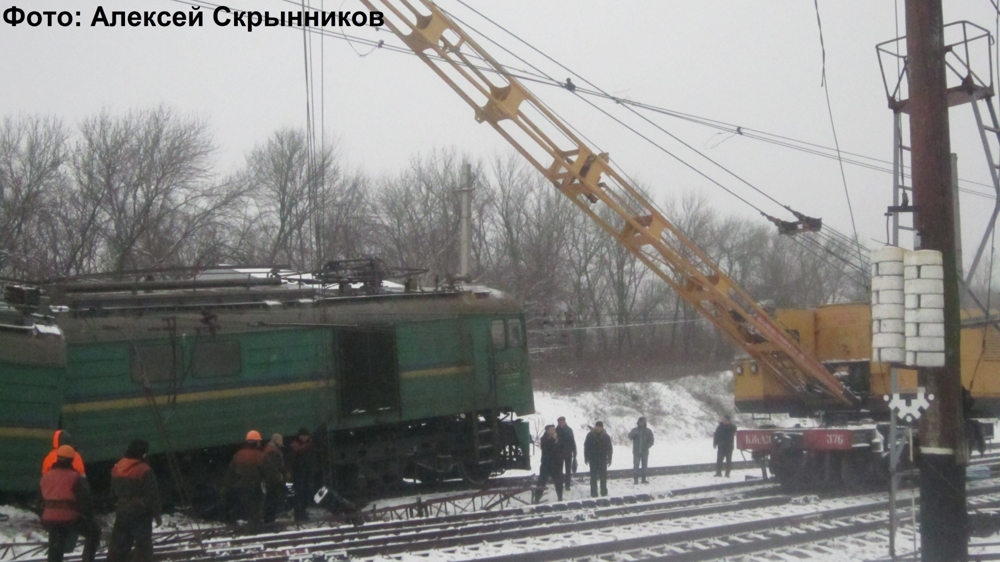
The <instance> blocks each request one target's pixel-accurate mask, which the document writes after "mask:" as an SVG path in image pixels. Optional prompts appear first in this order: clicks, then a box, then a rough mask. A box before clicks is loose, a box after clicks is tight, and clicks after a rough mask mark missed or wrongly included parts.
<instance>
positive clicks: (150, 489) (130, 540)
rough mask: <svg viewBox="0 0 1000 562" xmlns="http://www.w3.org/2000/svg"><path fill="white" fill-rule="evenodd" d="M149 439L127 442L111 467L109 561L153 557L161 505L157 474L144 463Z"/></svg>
mask: <svg viewBox="0 0 1000 562" xmlns="http://www.w3.org/2000/svg"><path fill="white" fill-rule="evenodd" d="M148 452H149V442H147V441H145V440H143V439H136V440H135V441H132V442H131V443H129V446H128V448H127V449H126V450H125V456H124V457H123V458H122V459H121V460H120V461H118V463H117V464H115V466H114V468H112V469H111V491H112V493H114V496H115V499H116V501H117V504H116V506H115V525H114V527H113V528H112V530H111V542H110V543H109V544H108V562H124V561H125V560H134V561H135V562H150V561H151V560H152V559H153V521H156V525H157V526H159V525H160V524H161V522H160V516H161V515H162V514H163V506H162V504H161V503H160V490H159V488H158V487H157V485H156V475H155V474H154V473H153V469H152V468H150V466H149V464H147V463H146V454H147V453H148Z"/></svg>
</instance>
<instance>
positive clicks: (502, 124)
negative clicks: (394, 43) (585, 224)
mask: <svg viewBox="0 0 1000 562" xmlns="http://www.w3.org/2000/svg"><path fill="white" fill-rule="evenodd" d="M361 1H362V3H363V4H364V5H365V6H366V7H367V8H368V9H370V10H373V11H376V10H377V11H381V12H383V13H384V15H385V24H386V26H387V27H388V28H389V29H390V30H391V31H392V32H393V33H395V34H396V35H397V36H398V37H399V38H400V39H401V40H402V41H403V43H405V44H406V45H407V46H408V47H409V48H410V49H411V50H412V51H413V52H414V53H416V55H417V56H419V57H420V59H421V60H423V61H424V62H425V63H426V64H427V66H429V67H430V68H431V69H432V70H433V71H434V72H435V73H437V75H438V76H440V77H441V79H442V80H444V81H445V82H446V83H447V84H448V85H449V86H451V87H452V89H454V90H455V92H456V93H458V95H459V96H461V98H462V99H463V100H465V101H466V103H468V104H469V105H470V106H472V108H473V109H474V110H475V116H476V120H477V121H479V122H480V123H482V122H486V123H489V124H490V125H491V126H492V127H493V128H494V129H496V131H497V132H498V133H500V135H501V136H503V137H504V138H505V139H506V140H507V142H509V143H510V144H511V145H512V146H513V147H514V148H515V149H517V151H518V152H520V153H521V154H522V155H523V156H524V157H525V158H527V159H528V161H529V162H531V164H532V165H533V166H535V168H537V169H538V170H539V171H540V172H541V173H542V174H543V175H544V176H545V177H546V178H548V180H549V181H551V182H552V184H553V185H554V186H555V187H556V188H557V189H558V190H559V191H561V192H562V193H563V194H564V195H566V196H567V197H569V198H570V200H572V201H573V203H575V204H576V205H577V206H578V207H579V208H580V209H581V210H582V211H583V212H584V213H586V214H587V216H589V217H590V218H591V220H593V221H594V222H596V223H597V224H598V225H600V227H601V228H603V229H604V230H605V231H607V232H608V233H609V234H610V235H612V236H614V237H615V239H616V240H618V242H620V243H621V244H622V245H623V246H625V247H626V248H628V250H629V251H631V252H632V253H633V254H634V255H635V256H636V257H637V258H638V259H639V260H641V261H642V262H643V263H645V264H646V265H647V266H648V267H649V268H650V269H652V270H653V271H654V272H655V273H656V274H657V275H658V276H659V277H660V278H661V279H663V280H664V281H666V282H667V283H668V284H669V285H670V286H671V287H672V288H673V289H674V290H675V291H676V292H677V294H678V295H679V296H680V297H681V298H683V299H684V300H685V302H687V303H688V304H689V305H691V306H692V307H694V308H695V309H697V310H698V311H699V312H701V314H702V315H704V316H705V317H706V318H708V319H709V320H710V321H711V322H712V323H713V324H714V325H715V326H716V327H717V328H718V329H720V330H722V332H723V333H725V334H726V335H727V336H729V337H730V338H731V339H732V340H733V341H735V342H736V343H737V344H738V345H739V346H740V347H742V348H743V349H744V350H745V351H746V352H747V353H748V354H749V355H750V356H751V357H753V358H754V359H756V361H757V362H758V364H760V365H762V366H763V367H764V368H765V369H768V370H769V371H770V372H773V374H774V375H775V376H777V377H778V379H779V380H781V381H782V382H784V384H786V385H787V386H788V387H789V389H790V390H791V391H792V392H793V393H795V395H796V396H798V397H800V398H801V399H802V400H803V402H804V403H805V404H807V405H809V406H812V407H815V408H816V409H828V408H830V407H840V408H843V407H848V406H852V405H854V404H855V403H856V402H857V400H856V398H855V397H854V396H853V394H851V392H850V391H849V390H847V389H846V388H845V387H844V385H843V384H841V382H840V381H839V380H838V379H837V378H836V377H834V376H833V375H832V374H831V373H830V372H829V371H828V370H827V369H826V368H825V367H824V366H823V365H822V363H820V362H819V361H818V360H817V359H816V358H815V357H814V356H812V354H810V353H808V352H806V351H805V350H803V349H802V348H801V347H800V346H799V345H798V343H797V342H796V340H795V339H794V338H793V337H792V336H791V335H790V334H789V333H788V332H787V331H786V330H785V329H784V328H783V327H781V326H780V325H778V323H777V322H776V321H775V320H774V319H773V318H771V316H770V315H769V314H767V312H765V311H764V310H763V309H762V308H761V307H760V306H758V304H757V303H756V301H755V300H754V299H753V298H751V297H750V295H749V294H747V293H746V292H745V291H744V290H743V289H742V288H741V287H740V286H739V285H737V284H736V283H735V282H734V281H733V280H732V279H731V278H730V277H729V276H727V275H726V274H725V273H723V272H722V270H721V269H720V268H719V266H718V265H717V264H716V263H715V262H714V261H713V260H712V259H711V258H710V257H709V256H708V255H707V254H705V253H704V252H703V251H702V250H701V249H700V248H698V246H696V245H695V244H694V243H693V242H692V241H691V240H690V239H688V238H687V236H685V235H684V233H683V232H681V231H680V230H679V229H678V228H677V227H676V226H675V225H674V224H673V223H671V222H670V221H669V220H667V218H666V217H664V216H663V214H662V213H660V212H659V211H658V210H657V209H656V208H655V206H654V205H652V204H651V203H650V202H649V201H648V200H647V199H646V198H645V197H644V196H643V195H642V194H641V193H640V192H639V191H638V190H637V189H635V187H633V186H632V185H631V184H629V182H628V181H626V179H625V178H624V177H622V176H621V175H620V174H618V173H617V172H616V171H615V170H614V169H613V168H612V167H611V165H610V159H609V157H608V154H607V153H595V152H594V151H593V150H591V149H590V148H589V147H588V146H587V145H586V144H585V143H584V142H583V141H582V140H581V139H580V138H578V136H577V135H576V134H575V133H574V132H573V131H572V130H571V129H570V128H569V127H568V126H567V125H566V124H565V123H563V122H562V120H560V119H559V118H558V117H557V116H556V115H555V114H554V113H553V112H552V111H550V110H549V109H548V108H547V107H546V106H545V104H543V103H542V102H541V101H539V100H538V99H537V98H536V97H535V96H534V95H533V94H532V93H531V92H530V91H528V89H527V88H525V87H524V85H523V84H521V83H520V82H519V81H518V80H517V79H515V78H514V77H513V76H511V75H510V73H508V72H507V70H506V69H505V68H504V66H503V65H501V64H500V63H499V62H497V61H496V59H494V58H493V57H492V56H490V54H489V53H487V52H486V51H485V50H484V49H483V48H482V47H480V46H479V45H478V44H477V43H476V42H475V41H474V40H473V39H472V38H471V37H469V36H468V35H467V34H466V33H465V32H464V31H463V30H462V29H461V28H460V27H459V26H458V25H456V24H455V22H454V21H452V20H451V19H450V18H448V17H447V15H446V14H444V13H443V12H442V11H441V10H440V9H439V8H438V7H437V6H435V5H434V4H433V3H432V2H430V1H429V0H419V5H420V6H421V9H419V10H418V9H417V8H416V7H415V6H414V4H415V3H416V2H414V3H411V1H410V0H361ZM376 1H378V2H379V3H380V4H382V5H383V6H384V9H379V8H378V7H376V5H375V3H376ZM486 66H488V67H489V68H491V69H492V72H489V74H490V76H487V72H485V71H484V70H483V69H482V68H481V67H486ZM599 205H604V206H605V207H607V209H608V210H609V211H611V213H610V215H608V214H607V213H604V215H605V216H602V213H600V212H599V208H600V207H599Z"/></svg>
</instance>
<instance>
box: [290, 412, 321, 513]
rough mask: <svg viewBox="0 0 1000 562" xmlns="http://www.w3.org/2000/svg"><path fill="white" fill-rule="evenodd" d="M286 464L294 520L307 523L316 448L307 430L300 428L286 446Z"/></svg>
mask: <svg viewBox="0 0 1000 562" xmlns="http://www.w3.org/2000/svg"><path fill="white" fill-rule="evenodd" d="M288 452H289V455H288V464H289V468H290V469H291V471H292V490H293V492H295V499H294V500H293V502H294V506H295V520H296V521H308V520H309V514H308V513H306V506H308V505H309V496H310V495H312V477H313V472H314V471H315V470H316V447H315V446H314V445H313V440H312V436H311V435H309V430H308V429H306V428H304V427H303V428H302V429H300V430H299V432H298V433H297V434H296V435H295V437H294V438H293V439H292V442H291V443H289V445H288Z"/></svg>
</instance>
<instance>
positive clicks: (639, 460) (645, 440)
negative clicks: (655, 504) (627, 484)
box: [628, 417, 653, 484]
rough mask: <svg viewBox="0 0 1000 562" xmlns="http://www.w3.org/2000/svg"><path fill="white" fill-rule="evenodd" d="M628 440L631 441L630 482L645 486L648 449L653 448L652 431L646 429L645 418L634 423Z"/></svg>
mask: <svg viewBox="0 0 1000 562" xmlns="http://www.w3.org/2000/svg"><path fill="white" fill-rule="evenodd" d="M628 438H629V439H631V440H632V469H633V471H634V472H633V473H632V481H633V482H635V483H636V484H638V483H639V478H640V477H642V483H643V484H647V483H648V481H647V480H646V468H648V467H649V448H650V447H652V446H653V430H651V429H649V428H648V427H646V418H645V417H641V418H639V421H638V422H636V426H635V427H633V428H632V431H630V432H628Z"/></svg>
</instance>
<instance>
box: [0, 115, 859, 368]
mask: <svg viewBox="0 0 1000 562" xmlns="http://www.w3.org/2000/svg"><path fill="white" fill-rule="evenodd" d="M216 148H217V147H216V146H215V145H214V143H213V140H212V137H211V133H210V128H209V124H208V123H207V122H206V121H205V120H204V119H200V118H196V117H191V116H187V115H182V114H179V113H177V112H176V111H174V110H172V109H170V108H167V107H159V108H154V109H146V110H134V111H131V112H128V113H124V114H113V113H108V112H102V113H99V114H97V115H94V116H92V117H89V118H87V119H84V120H83V121H82V122H80V123H75V124H68V123H66V122H65V121H63V120H61V119H59V118H57V117H52V116H38V115H17V116H8V117H5V118H3V120H2V121H0V277H6V278H13V279H25V280H31V281H42V280H51V279H55V278H60V277H66V276H73V275H79V274H86V273H95V272H123V271H129V270H136V269H145V268H158V267H171V266H208V265H215V264H255V265H261V264H282V265H287V266H289V267H291V268H294V269H302V270H312V269H316V268H318V267H321V266H322V264H323V263H324V262H325V261H327V260H331V259H339V258H353V257H362V256H376V257H379V258H382V259H383V260H385V261H386V262H387V263H388V264H390V265H393V266H401V267H416V268H426V269H428V270H429V273H428V274H427V275H426V276H425V277H424V279H423V280H422V281H423V283H424V284H425V285H428V286H431V285H433V284H434V282H435V280H437V281H438V282H439V283H443V282H444V280H445V279H447V278H448V277H449V276H453V275H455V274H457V273H458V270H459V260H460V258H459V230H460V208H459V207H460V205H459V201H460V198H459V195H458V194H457V193H456V190H458V189H460V188H461V187H462V163H463V161H469V162H470V163H471V164H472V175H473V183H474V188H475V189H474V192H473V195H472V241H471V252H472V260H471V263H472V276H473V279H474V282H475V283H477V284H484V285H489V286H492V287H495V288H498V289H501V290H504V291H507V292H509V293H511V294H513V295H515V296H516V297H517V298H518V299H520V300H521V301H522V302H523V303H524V310H525V314H526V317H527V321H528V330H529V336H530V337H529V341H530V342H531V346H532V349H531V351H532V357H533V359H534V360H535V361H536V362H538V363H539V364H543V365H544V364H546V362H548V360H549V359H553V360H558V361H553V363H555V362H558V363H560V364H566V362H567V361H569V364H573V360H576V361H577V364H579V365H586V364H588V363H592V362H593V360H594V359H601V360H607V359H609V358H617V359H616V360H619V361H623V360H624V361H625V363H623V364H639V363H642V362H643V361H645V360H650V361H656V362H659V363H661V364H662V361H663V360H671V361H674V362H675V363H684V362H700V363H702V364H704V362H706V361H709V362H713V361H714V362H720V363H721V362H725V361H728V360H729V359H730V358H731V357H732V353H733V348H732V346H731V345H730V344H729V343H728V342H727V341H725V340H724V339H723V338H721V337H720V336H719V335H718V334H716V333H715V330H714V329H713V328H712V327H711V326H710V325H709V324H708V323H707V322H704V321H702V320H701V319H700V318H699V317H698V315H697V314H696V313H695V312H694V311H693V310H692V309H690V308H689V307H687V306H686V305H684V304H683V302H681V301H679V299H678V298H677V297H676V295H675V294H674V293H673V292H672V291H671V290H670V288H669V286H668V285H667V284H666V283H665V282H663V281H662V280H661V279H659V278H658V277H657V276H656V275H655V274H654V273H653V272H652V271H650V270H649V269H648V268H646V267H645V266H644V265H643V264H642V263H641V262H639V261H638V260H637V259H636V258H635V257H634V256H633V255H632V254H631V253H629V252H628V251H627V250H625V249H624V248H623V247H622V246H620V245H619V244H618V243H617V242H615V241H614V240H613V239H612V238H611V237H610V236H608V235H607V234H606V233H605V232H604V231H602V230H601V229H600V228H599V227H598V226H597V225H596V224H595V223H594V222H593V221H591V220H590V219H589V218H587V217H586V216H585V215H584V214H583V213H581V212H580V211H579V209H577V208H576V206H575V205H573V203H572V202H570V201H569V200H568V199H567V198H566V197H565V196H563V195H562V194H561V193H559V192H558V191H557V190H556V189H555V188H554V187H552V185H551V184H549V183H548V182H547V181H546V180H545V179H544V178H543V177H542V176H541V175H540V174H539V173H538V172H536V171H535V170H534V169H533V168H532V167H531V166H530V165H529V164H528V163H527V162H526V161H524V160H523V158H521V157H520V156H519V155H517V154H516V153H513V152H511V153H508V154H499V155H484V154H462V153H460V152H458V151H456V150H455V149H451V148H439V149H435V150H431V151H429V152H426V153H421V154H417V155H413V157H412V159H411V161H410V164H409V166H407V167H406V168H405V169H403V170H397V171H395V172H393V173H384V174H370V173H366V172H363V171H359V170H350V169H348V168H347V167H346V166H345V165H344V163H343V161H342V159H341V158H340V157H339V156H338V153H337V150H336V147H335V146H333V145H331V144H330V143H315V142H313V141H312V139H311V138H310V137H309V135H307V134H306V132H305V131H302V130H296V129H282V130H279V131H275V132H274V133H272V134H271V135H270V136H269V137H268V138H265V139H259V141H258V142H257V144H256V145H255V147H254V148H253V149H252V150H250V151H249V152H248V153H247V154H246V156H245V159H244V161H243V162H242V163H241V164H240V165H239V166H237V167H236V169H233V170H225V169H223V167H222V166H221V165H220V164H219V163H218V161H217V154H216ZM639 187H640V189H643V186H639ZM653 187H656V186H645V190H646V191H647V192H649V191H651V190H652V188H653ZM655 203H656V204H658V205H659V206H660V207H661V208H662V209H664V212H665V214H666V215H667V216H668V218H670V219H671V220H673V221H674V222H675V223H676V224H677V225H678V226H680V227H681V229H682V230H683V231H684V232H685V233H686V234H687V235H688V236H689V237H690V238H691V239H692V240H693V241H694V242H695V243H697V244H698V245H699V246H700V247H701V248H702V249H703V250H704V251H705V252H707V253H708V254H709V255H710V256H711V257H712V258H713V259H714V260H715V261H716V262H717V263H719V265H720V266H721V267H722V269H723V270H724V271H725V272H726V273H728V274H729V275H730V276H731V277H733V278H734V279H735V280H736V281H737V282H738V283H739V284H741V285H742V286H743V287H744V288H746V289H747V290H748V291H749V293H750V294H751V295H753V296H754V297H756V298H757V299H758V300H760V301H767V302H769V303H771V304H773V305H774V306H779V307H785V306H796V307H806V306H817V305H822V304H829V303H835V302H844V301H850V300H856V301H857V300H866V299H867V296H866V294H865V290H864V288H863V287H861V286H860V285H859V284H858V283H856V282H854V281H852V280H851V277H850V275H848V272H847V270H846V269H845V267H843V266H839V265H838V263H841V262H838V261H837V260H836V259H831V255H832V254H836V253H838V252H843V249H842V248H841V247H828V248H826V249H825V252H817V251H815V247H813V248H809V247H806V246H805V245H803V244H801V243H799V241H797V240H795V239H792V238H790V237H788V236H780V235H778V233H777V231H776V229H775V228H774V226H773V225H771V224H770V223H768V222H766V221H764V220H763V219H751V218H746V217H744V216H738V215H732V214H725V213H720V212H719V211H717V210H716V209H713V208H712V207H711V206H710V205H709V204H708V203H707V201H706V199H705V198H704V197H702V196H700V195H699V194H698V192H696V191H679V192H676V193H675V194H674V195H672V196H671V197H670V198H669V199H667V200H657V201H655ZM623 376H627V375H623Z"/></svg>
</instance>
